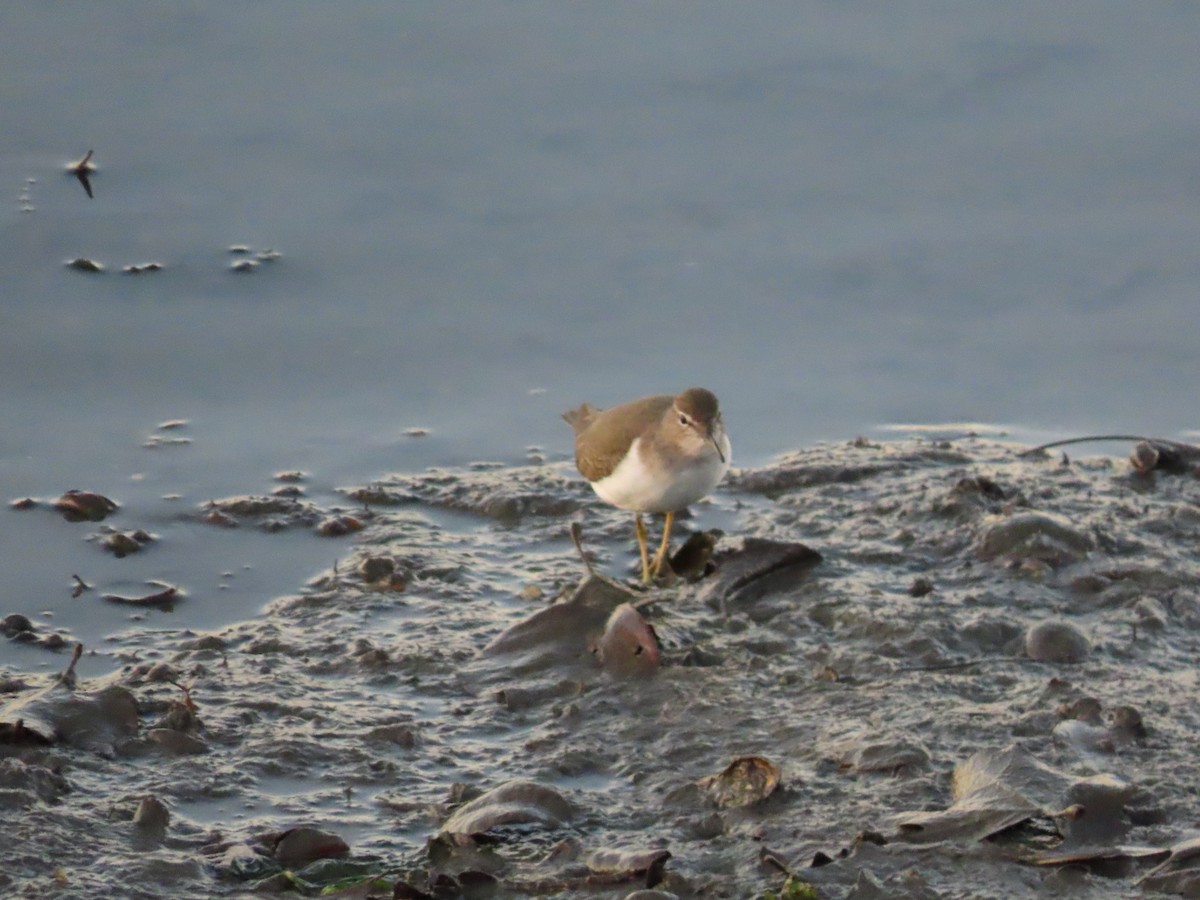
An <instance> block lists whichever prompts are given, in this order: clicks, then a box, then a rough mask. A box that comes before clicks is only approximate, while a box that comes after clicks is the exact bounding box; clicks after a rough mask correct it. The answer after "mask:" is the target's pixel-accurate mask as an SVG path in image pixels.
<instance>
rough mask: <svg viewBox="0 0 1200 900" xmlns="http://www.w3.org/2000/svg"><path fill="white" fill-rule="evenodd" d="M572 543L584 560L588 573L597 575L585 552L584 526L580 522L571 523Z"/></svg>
mask: <svg viewBox="0 0 1200 900" xmlns="http://www.w3.org/2000/svg"><path fill="white" fill-rule="evenodd" d="M571 542H572V543H573V544H574V545H575V550H576V551H577V552H578V553H579V558H580V559H581V560H583V567H584V568H585V569H587V573H588V574H589V575H595V574H596V570H595V569H593V568H592V561H591V560H590V559H588V558H587V554H586V553H584V552H583V526H582V525H580V524H579V523H578V522H572V523H571Z"/></svg>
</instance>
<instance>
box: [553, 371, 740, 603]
mask: <svg viewBox="0 0 1200 900" xmlns="http://www.w3.org/2000/svg"><path fill="white" fill-rule="evenodd" d="M563 418H564V419H566V420H567V424H569V425H570V426H571V427H572V428H573V429H575V465H576V466H578V467H579V471H580V473H581V474H582V475H583V477H584V478H586V479H587V480H588V481H589V482H591V485H592V488H593V489H594V490H595V491H596V493H597V494H598V495H599V496H600V499H602V500H604V501H606V502H608V503H611V504H612V505H613V506H616V507H618V508H620V509H627V510H630V511H632V512H633V513H634V516H635V521H636V523H637V539H638V550H639V551H640V552H641V556H642V580H643V581H646V582H650V581H652V580H653V579H654V578H655V577H657V576H658V575H659V574H660V573H661V572H662V567H663V565H664V563H665V561H666V556H667V547H668V545H669V542H670V538H671V525H672V523H673V522H674V519H675V513H677V512H679V511H680V510H682V509H684V508H685V507H686V506H687V505H688V504H689V503H695V502H696V501H697V500H699V499H700V498H701V497H704V496H706V495H707V494H708V492H709V491H711V490H712V489H713V488H715V487H716V486H717V484H718V483H719V482H720V481H721V479H722V478H723V477H724V476H725V473H726V471H728V469H729V453H730V448H729V436H728V435H727V434H726V433H725V424H724V422H722V421H721V411H720V409H719V408H718V407H717V398H716V396H715V395H714V394H713V393H712V391H706V390H705V389H704V388H688V389H687V390H686V391H684V392H683V393H681V394H679V395H677V396H674V397H672V396H671V395H670V394H658V395H655V396H653V397H643V398H642V399H640V400H632V401H630V402H629V403H623V404H621V405H620V406H614V407H612V408H611V409H596V408H594V407H592V406H591V405H589V404H587V403H585V404H583V405H582V406H580V407H579V408H578V409H573V410H571V411H570V412H566V413H563ZM643 513H666V516H667V521H666V525H665V526H664V528H663V538H662V544H660V545H659V548H658V553H656V554H655V556H654V562H653V564H651V562H650V560H649V559H648V554H647V551H646V525H645V523H644V522H643V521H642V514H643Z"/></svg>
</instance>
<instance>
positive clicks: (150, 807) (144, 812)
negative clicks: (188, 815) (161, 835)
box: [133, 796, 171, 831]
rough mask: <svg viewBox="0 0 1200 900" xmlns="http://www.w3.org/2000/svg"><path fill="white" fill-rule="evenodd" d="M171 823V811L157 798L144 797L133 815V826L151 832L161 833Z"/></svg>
mask: <svg viewBox="0 0 1200 900" xmlns="http://www.w3.org/2000/svg"><path fill="white" fill-rule="evenodd" d="M170 821H171V811H170V810H169V809H167V805H166V804H165V803H163V802H162V801H161V800H159V799H158V798H157V797H154V796H150V797H143V798H142V801H141V802H140V803H139V804H138V807H137V810H136V811H135V812H134V814H133V824H134V825H136V826H138V827H139V828H144V829H147V830H149V831H161V830H162V829H164V828H166V827H167V824H168V823H169V822H170Z"/></svg>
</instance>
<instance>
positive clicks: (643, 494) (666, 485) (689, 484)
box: [592, 434, 730, 513]
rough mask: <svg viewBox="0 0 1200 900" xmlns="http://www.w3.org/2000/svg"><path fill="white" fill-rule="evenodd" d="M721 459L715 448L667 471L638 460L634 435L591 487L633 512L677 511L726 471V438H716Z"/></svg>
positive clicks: (638, 445)
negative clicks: (614, 463)
mask: <svg viewBox="0 0 1200 900" xmlns="http://www.w3.org/2000/svg"><path fill="white" fill-rule="evenodd" d="M720 442H721V455H722V456H724V457H725V460H724V461H722V460H721V457H720V456H718V455H717V452H716V448H710V452H707V453H705V454H703V455H701V456H698V457H692V458H687V457H683V458H680V459H679V462H681V463H684V465H683V467H682V468H680V469H678V470H676V471H674V472H669V471H667V470H664V469H658V468H655V467H653V466H648V465H646V462H645V461H644V460H643V459H642V452H641V445H642V439H641V438H637V439H636V440H634V442H633V443H632V444H631V445H630V447H629V452H628V453H627V454H625V458H624V459H622V460H621V462H620V464H619V465H618V466H617V467H616V468H615V469H613V471H612V473H611V474H610V475H608V476H606V477H604V478H601V479H600V480H599V481H593V482H592V488H593V489H594V490H595V491H596V493H597V494H598V495H599V497H600V499H601V500H604V501H606V502H607V503H611V504H612V505H613V506H616V507H618V508H620V509H628V510H632V511H633V512H644V513H665V512H678V511H679V510H681V509H683V508H684V507H686V506H688V505H690V504H692V503H695V502H696V501H697V500H699V499H701V498H702V497H706V496H708V494H709V493H710V492H711V491H712V489H713V488H715V487H716V486H717V485H718V484H719V483H720V482H721V479H722V478H724V477H725V473H726V472H727V471H728V470H729V454H730V446H729V438H728V437H727V436H726V435H724V434H722V435H721V437H720Z"/></svg>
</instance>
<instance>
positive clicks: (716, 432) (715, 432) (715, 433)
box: [708, 428, 726, 462]
mask: <svg viewBox="0 0 1200 900" xmlns="http://www.w3.org/2000/svg"><path fill="white" fill-rule="evenodd" d="M720 434H721V429H720V428H713V429H710V430H709V432H708V439H709V440H710V441H712V445H713V447H715V448H716V450H717V456H719V457H720V458H721V462H725V461H726V460H725V454H724V453H722V452H721V442H720V441H719V440H718V438H719V437H720Z"/></svg>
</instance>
